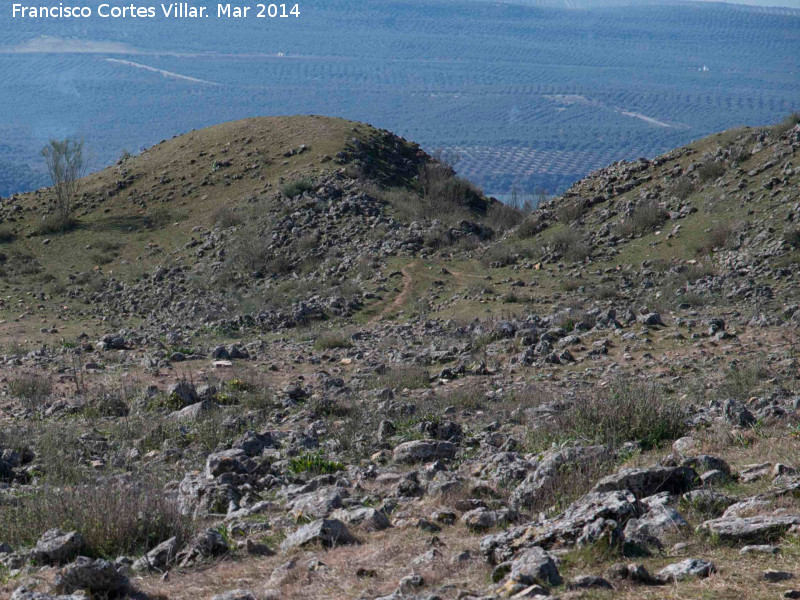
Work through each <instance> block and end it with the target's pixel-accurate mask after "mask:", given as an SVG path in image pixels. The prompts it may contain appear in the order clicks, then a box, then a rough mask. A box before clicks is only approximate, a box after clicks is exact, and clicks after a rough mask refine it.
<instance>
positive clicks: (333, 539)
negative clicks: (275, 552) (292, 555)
mask: <svg viewBox="0 0 800 600" xmlns="http://www.w3.org/2000/svg"><path fill="white" fill-rule="evenodd" d="M356 542H357V540H356V538H355V537H353V535H352V534H351V533H350V532H349V531H348V529H347V527H346V526H345V524H344V523H342V522H341V521H338V520H336V519H318V520H316V521H314V522H312V523H308V524H307V525H303V526H302V527H300V529H298V530H297V531H295V532H294V533H292V534H290V535H289V536H288V537H287V538H286V539H285V540H283V543H282V544H281V549H282V550H283V551H284V552H288V551H289V550H291V549H292V548H299V547H304V546H308V545H311V544H320V545H322V546H324V547H326V548H333V547H334V546H342V545H348V544H355V543H356Z"/></svg>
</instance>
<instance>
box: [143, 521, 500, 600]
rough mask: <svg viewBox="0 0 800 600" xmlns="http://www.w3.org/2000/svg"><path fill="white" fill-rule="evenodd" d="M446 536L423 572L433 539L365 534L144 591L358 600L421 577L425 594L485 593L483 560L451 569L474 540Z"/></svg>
mask: <svg viewBox="0 0 800 600" xmlns="http://www.w3.org/2000/svg"><path fill="white" fill-rule="evenodd" d="M445 531H446V533H443V534H441V535H440V536H439V537H444V538H445V539H446V540H447V542H446V544H447V545H446V547H442V548H439V551H440V552H441V553H442V558H440V559H437V560H435V561H434V562H433V563H431V564H428V565H422V566H419V567H414V566H412V565H411V563H412V561H413V560H414V559H415V558H416V557H418V556H421V555H422V554H425V553H426V552H428V551H429V550H430V549H431V548H433V547H434V546H432V545H431V538H432V536H431V534H427V533H424V532H422V531H421V530H419V529H390V530H387V531H384V532H380V533H374V534H360V538H361V540H362V543H361V544H359V545H357V546H341V547H338V548H335V549H334V550H332V551H326V550H323V549H312V550H307V551H303V550H301V551H296V552H292V553H290V554H289V555H283V554H280V553H279V554H278V555H276V556H274V557H270V558H267V559H252V558H250V559H247V560H242V561H238V560H229V561H224V562H220V563H215V564H212V565H209V566H208V567H206V568H204V569H201V570H196V571H192V572H186V573H182V572H173V573H172V576H171V577H170V578H169V579H168V580H167V581H165V582H162V581H160V580H159V578H157V577H148V578H145V579H144V580H143V581H141V583H140V584H139V587H140V588H141V589H142V591H144V592H146V593H149V594H163V595H166V596H167V597H169V598H170V600H195V599H197V598H210V597H211V596H213V595H214V594H216V593H220V592H223V591H227V590H231V589H236V588H245V589H250V590H252V591H253V592H254V593H256V595H258V594H259V593H261V592H262V591H263V590H265V589H269V588H273V589H277V590H279V593H280V597H281V598H282V599H285V600H331V599H334V598H335V599H337V600H340V599H341V600H345V599H354V600H355V599H356V598H375V597H378V596H382V595H388V594H391V593H392V592H393V591H394V590H395V589H396V588H397V583H398V582H399V581H400V579H402V578H403V577H405V576H406V575H409V574H410V573H414V572H416V573H419V574H420V575H422V576H423V577H424V578H425V581H426V586H425V588H423V591H424V590H431V589H432V588H434V587H436V586H441V585H446V584H451V583H452V584H455V585H457V586H458V587H459V588H462V589H474V590H480V589H483V588H484V587H485V585H486V578H487V576H488V572H489V567H488V566H487V565H485V563H483V562H482V561H481V560H480V559H479V558H473V559H472V560H470V561H468V562H465V563H461V564H459V565H451V564H450V557H451V556H452V555H454V554H456V553H458V552H460V551H461V550H462V549H467V548H468V549H471V550H473V554H474V549H475V546H474V543H473V541H474V540H473V539H472V538H471V536H468V535H467V534H466V532H465V531H464V530H462V529H461V528H459V527H458V526H454V527H452V528H449V529H446V530H445ZM315 559H316V560H320V561H322V562H323V563H324V564H325V568H323V569H321V570H314V571H310V570H309V569H308V564H309V563H310V562H311V561H312V560H315ZM292 560H294V561H295V566H294V568H292V569H289V570H288V571H287V572H286V575H285V576H284V577H281V578H279V579H278V581H277V582H275V581H273V582H272V583H270V582H269V579H270V575H271V574H272V573H273V572H274V571H275V569H277V568H278V567H279V566H281V565H285V564H286V563H287V561H292ZM359 569H364V570H367V571H373V572H374V576H373V577H359V576H358V575H357V574H356V573H357V572H358V571H359Z"/></svg>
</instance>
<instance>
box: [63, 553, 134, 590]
mask: <svg viewBox="0 0 800 600" xmlns="http://www.w3.org/2000/svg"><path fill="white" fill-rule="evenodd" d="M53 584H54V587H55V589H56V590H58V591H59V592H63V593H67V594H71V593H72V592H76V591H78V590H85V591H87V592H89V593H91V594H95V595H97V594H104V595H106V596H116V595H119V594H121V593H122V592H124V591H126V590H127V589H128V587H129V582H128V578H127V577H125V575H123V574H122V573H120V572H119V571H117V568H116V566H115V565H114V564H113V563H111V562H109V561H107V560H103V559H101V558H98V559H97V560H92V559H91V558H86V557H85V556H79V557H78V558H76V559H75V562H73V563H70V564H68V565H66V566H65V567H63V568H62V569H61V570H60V571H59V572H58V574H57V575H56V578H55V580H54V582H53Z"/></svg>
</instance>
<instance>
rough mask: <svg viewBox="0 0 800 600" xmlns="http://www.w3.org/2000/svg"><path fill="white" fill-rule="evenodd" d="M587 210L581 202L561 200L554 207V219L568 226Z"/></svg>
mask: <svg viewBox="0 0 800 600" xmlns="http://www.w3.org/2000/svg"><path fill="white" fill-rule="evenodd" d="M588 210H589V208H588V207H587V206H586V204H585V203H584V202H583V201H582V200H561V201H560V202H559V203H558V204H557V206H556V217H557V218H558V221H559V223H563V224H564V225H569V224H570V223H572V222H573V221H577V220H578V219H580V218H581V217H582V216H583V215H585V214H586V212H587V211H588Z"/></svg>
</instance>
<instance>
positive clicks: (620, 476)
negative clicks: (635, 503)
mask: <svg viewBox="0 0 800 600" xmlns="http://www.w3.org/2000/svg"><path fill="white" fill-rule="evenodd" d="M697 479H698V477H697V472H696V471H695V470H694V469H692V468H691V467H662V466H655V467H649V468H644V469H623V470H622V471H619V472H617V473H614V474H612V475H609V476H608V477H604V478H603V479H601V480H600V481H598V482H597V485H595V486H594V489H593V490H592V491H593V492H609V491H612V490H630V491H631V492H633V493H634V494H635V495H636V497H637V498H644V497H646V496H652V495H654V494H657V493H659V492H669V493H670V494H676V495H679V494H683V493H685V492H688V491H689V490H691V489H692V488H694V487H695V485H696V482H697Z"/></svg>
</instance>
